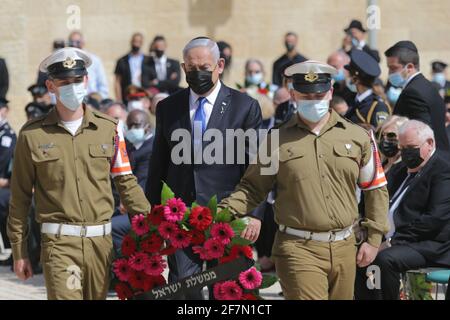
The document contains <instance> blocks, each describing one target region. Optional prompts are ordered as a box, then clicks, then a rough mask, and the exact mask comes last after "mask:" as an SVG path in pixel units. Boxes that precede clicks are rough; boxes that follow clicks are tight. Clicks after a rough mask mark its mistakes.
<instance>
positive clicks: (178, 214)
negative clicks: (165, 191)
mask: <svg viewBox="0 0 450 320" xmlns="http://www.w3.org/2000/svg"><path fill="white" fill-rule="evenodd" d="M185 212H186V205H185V204H184V202H183V200H181V199H180V198H178V199H175V198H172V199H169V200H167V203H166V206H165V207H164V218H166V220H167V221H169V222H177V221H180V220H182V219H183V217H184V213H185Z"/></svg>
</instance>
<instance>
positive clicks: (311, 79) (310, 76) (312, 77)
mask: <svg viewBox="0 0 450 320" xmlns="http://www.w3.org/2000/svg"><path fill="white" fill-rule="evenodd" d="M317 79H319V75H318V74H317V73H314V72H312V71H310V72H308V73H307V74H305V80H306V81H308V82H314V81H316V80H317Z"/></svg>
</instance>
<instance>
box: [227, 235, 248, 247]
mask: <svg viewBox="0 0 450 320" xmlns="http://www.w3.org/2000/svg"><path fill="white" fill-rule="evenodd" d="M231 244H232V245H238V246H248V245H250V244H252V242H251V241H249V240H246V239H244V238H241V237H239V236H237V237H234V238H233V239H231Z"/></svg>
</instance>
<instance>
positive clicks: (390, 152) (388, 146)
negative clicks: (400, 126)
mask: <svg viewBox="0 0 450 320" xmlns="http://www.w3.org/2000/svg"><path fill="white" fill-rule="evenodd" d="M379 147H380V151H381V153H382V154H384V155H385V156H386V157H388V158H392V157H393V156H395V155H396V154H397V153H398V142H397V141H389V140H384V139H381V141H380V145H379Z"/></svg>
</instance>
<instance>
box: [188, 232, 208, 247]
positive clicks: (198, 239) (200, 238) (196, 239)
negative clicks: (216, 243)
mask: <svg viewBox="0 0 450 320" xmlns="http://www.w3.org/2000/svg"><path fill="white" fill-rule="evenodd" d="M191 242H192V244H193V245H202V244H203V243H204V242H205V234H204V233H203V231H198V230H194V231H193V232H192V238H191Z"/></svg>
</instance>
